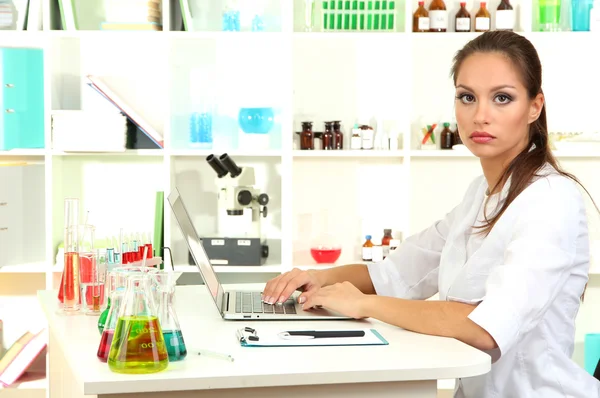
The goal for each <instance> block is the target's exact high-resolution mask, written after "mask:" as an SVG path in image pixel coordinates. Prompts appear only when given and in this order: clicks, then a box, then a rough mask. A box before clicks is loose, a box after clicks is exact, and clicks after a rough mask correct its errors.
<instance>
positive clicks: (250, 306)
mask: <svg viewBox="0 0 600 398" xmlns="http://www.w3.org/2000/svg"><path fill="white" fill-rule="evenodd" d="M260 294H261V293H260V292H237V293H236V294H235V312H236V313H238V314H242V313H243V314H295V313H296V306H295V304H294V301H293V300H287V301H286V302H285V303H283V305H278V304H267V303H263V302H262V301H261V299H260Z"/></svg>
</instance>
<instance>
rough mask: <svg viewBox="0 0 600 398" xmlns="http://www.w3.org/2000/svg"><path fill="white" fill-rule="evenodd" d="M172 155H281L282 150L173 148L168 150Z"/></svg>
mask: <svg viewBox="0 0 600 398" xmlns="http://www.w3.org/2000/svg"><path fill="white" fill-rule="evenodd" d="M167 153H168V154H169V155H171V156H180V157H192V156H208V155H211V154H214V155H217V154H222V153H227V154H229V155H230V156H238V157H239V156H247V157H280V156H281V154H282V152H281V151H278V150H263V151H244V150H232V151H227V150H222V149H172V150H169V151H167Z"/></svg>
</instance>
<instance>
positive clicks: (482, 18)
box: [475, 1, 491, 32]
mask: <svg viewBox="0 0 600 398" xmlns="http://www.w3.org/2000/svg"><path fill="white" fill-rule="evenodd" d="M490 19H491V18H490V12H489V11H488V10H487V6H486V2H485V1H482V2H481V3H479V11H477V14H475V32H488V31H489V30H490Z"/></svg>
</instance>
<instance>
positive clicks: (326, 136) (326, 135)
mask: <svg viewBox="0 0 600 398" xmlns="http://www.w3.org/2000/svg"><path fill="white" fill-rule="evenodd" d="M332 125H333V122H325V131H324V132H323V149H325V150H333V131H332Z"/></svg>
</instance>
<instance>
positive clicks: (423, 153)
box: [410, 149, 475, 158]
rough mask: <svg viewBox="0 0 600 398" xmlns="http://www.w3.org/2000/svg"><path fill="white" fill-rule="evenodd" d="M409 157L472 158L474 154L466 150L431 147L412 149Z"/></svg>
mask: <svg viewBox="0 0 600 398" xmlns="http://www.w3.org/2000/svg"><path fill="white" fill-rule="evenodd" d="M410 157H413V158H474V157H475V156H474V155H473V154H472V153H471V152H469V151H468V150H463V149H461V150H458V151H455V150H453V149H432V150H419V149H414V150H412V151H410Z"/></svg>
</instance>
